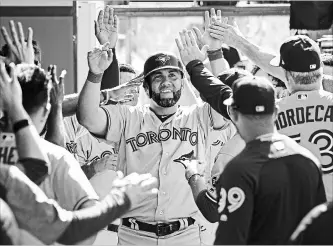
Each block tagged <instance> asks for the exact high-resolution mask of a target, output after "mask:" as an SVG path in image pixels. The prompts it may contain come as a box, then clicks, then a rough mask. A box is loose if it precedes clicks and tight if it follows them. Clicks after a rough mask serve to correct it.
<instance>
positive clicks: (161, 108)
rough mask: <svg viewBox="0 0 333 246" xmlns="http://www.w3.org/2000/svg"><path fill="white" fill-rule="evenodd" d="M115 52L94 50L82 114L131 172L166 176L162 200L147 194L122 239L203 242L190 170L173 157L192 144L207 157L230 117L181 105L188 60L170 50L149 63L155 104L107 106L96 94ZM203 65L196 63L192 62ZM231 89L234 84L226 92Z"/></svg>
mask: <svg viewBox="0 0 333 246" xmlns="http://www.w3.org/2000/svg"><path fill="white" fill-rule="evenodd" d="M110 53H111V52H110V49H107V45H105V46H103V48H102V50H98V49H95V50H94V51H93V52H90V53H89V55H88V63H89V68H90V72H89V75H88V78H87V81H86V83H85V85H84V87H83V90H82V91H81V94H80V99H79V107H78V114H77V116H78V120H79V122H80V123H81V124H82V125H84V126H85V127H86V128H87V129H88V130H89V131H90V132H92V133H94V134H95V135H99V136H101V137H104V138H105V139H106V140H108V141H109V142H112V143H113V144H114V145H115V146H117V148H118V149H119V158H118V167H117V168H118V169H120V170H123V171H124V173H125V174H128V173H132V172H138V173H141V172H145V171H149V172H150V173H151V174H152V175H153V176H155V177H158V179H159V189H160V192H159V194H158V197H157V199H152V200H148V199H147V200H145V201H144V202H143V203H142V204H141V206H140V209H135V210H132V211H130V212H129V213H128V214H126V218H123V220H122V225H121V226H120V228H119V232H118V237H119V244H134V243H135V244H141V243H142V244H158V243H159V242H165V243H178V244H193V243H200V236H199V230H198V225H194V222H195V219H194V218H193V217H195V215H196V214H197V213H198V210H197V207H196V205H195V202H194V200H193V198H192V197H191V195H190V194H191V191H190V189H189V187H188V185H187V184H186V182H184V180H183V179H181V178H180V177H181V176H180V175H184V170H183V169H182V168H181V167H180V166H179V165H175V163H173V160H174V159H176V158H178V157H180V156H182V155H183V154H185V153H188V152H190V151H192V150H193V151H194V153H195V155H196V156H199V157H201V158H204V157H205V152H206V151H207V147H208V146H209V145H210V144H211V143H210V139H211V138H212V132H213V128H214V127H215V128H216V129H219V128H222V127H223V126H224V124H225V122H226V121H225V119H224V118H223V117H222V116H221V115H218V114H216V112H214V111H213V110H211V108H210V107H209V106H208V105H207V104H202V105H200V106H192V107H181V106H180V107H178V105H177V102H178V100H179V98H180V96H181V93H182V87H183V82H182V77H183V67H182V65H181V63H180V61H179V60H178V59H177V58H176V57H174V56H173V55H169V54H165V53H158V54H155V55H153V56H151V57H149V58H148V59H147V61H146V62H145V66H144V76H145V82H144V84H145V89H146V90H147V94H148V95H149V97H150V105H144V106H136V107H128V106H122V105H108V106H105V107H103V108H99V104H98V101H97V100H96V95H98V93H99V86H100V85H99V83H100V79H101V76H102V75H103V71H104V69H105V67H107V66H108V64H109V63H110V62H112V55H111V54H110ZM190 59H191V60H192V59H193V60H194V59H195V57H194V58H193V57H191V58H190ZM191 60H189V61H187V62H186V64H187V63H189V62H190V61H191ZM195 65H197V64H196V63H195V62H192V65H191V64H190V65H189V66H190V67H189V68H188V69H191V68H192V66H195ZM230 93H231V92H230V91H228V90H226V94H228V95H226V96H229V95H230ZM175 187H176V188H175ZM190 197H191V198H190Z"/></svg>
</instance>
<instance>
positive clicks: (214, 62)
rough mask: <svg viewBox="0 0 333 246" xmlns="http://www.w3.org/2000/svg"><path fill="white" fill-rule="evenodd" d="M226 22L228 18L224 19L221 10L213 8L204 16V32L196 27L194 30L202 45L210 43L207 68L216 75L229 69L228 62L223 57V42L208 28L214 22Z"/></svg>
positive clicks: (198, 41) (199, 43)
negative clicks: (210, 32)
mask: <svg viewBox="0 0 333 246" xmlns="http://www.w3.org/2000/svg"><path fill="white" fill-rule="evenodd" d="M215 22H218V23H225V22H226V18H224V19H223V20H222V16H221V10H217V11H215V9H213V8H212V9H211V11H210V14H209V11H205V18H204V28H205V30H204V33H203V34H202V33H201V31H200V30H199V29H198V28H196V27H194V28H193V31H194V33H195V35H196V38H197V43H198V45H199V47H200V46H201V47H200V49H201V48H202V46H204V45H208V48H207V56H208V59H209V62H210V64H209V67H207V66H206V67H207V69H208V70H209V71H211V72H212V73H213V74H214V75H215V76H217V75H219V74H220V73H221V72H223V71H224V70H226V69H229V64H228V62H227V61H226V60H225V59H224V58H223V53H222V44H223V42H222V41H221V40H219V39H216V38H214V37H212V36H211V35H210V34H209V32H208V28H209V26H210V25H211V24H212V23H215Z"/></svg>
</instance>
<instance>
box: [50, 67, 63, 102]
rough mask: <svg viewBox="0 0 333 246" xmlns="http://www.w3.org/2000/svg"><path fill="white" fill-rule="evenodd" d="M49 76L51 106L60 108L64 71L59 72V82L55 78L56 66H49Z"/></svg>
mask: <svg viewBox="0 0 333 246" xmlns="http://www.w3.org/2000/svg"><path fill="white" fill-rule="evenodd" d="M48 72H49V75H50V76H51V81H52V85H53V87H52V90H51V92H50V96H51V105H52V106H55V105H57V106H61V105H62V102H63V100H64V94H65V89H64V79H65V76H66V73H67V72H66V70H63V71H62V72H61V75H60V76H59V80H58V78H57V66H56V65H50V66H49V68H48Z"/></svg>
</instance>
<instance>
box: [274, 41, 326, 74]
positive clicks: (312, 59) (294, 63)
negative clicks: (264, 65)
mask: <svg viewBox="0 0 333 246" xmlns="http://www.w3.org/2000/svg"><path fill="white" fill-rule="evenodd" d="M270 64H271V65H272V66H275V67H283V68H284V69H286V70H287V71H293V72H311V71H314V70H317V69H319V68H320V67H321V60H320V48H319V46H318V44H317V43H316V42H315V41H313V40H312V39H311V38H309V37H308V36H305V35H295V36H292V37H290V38H288V39H287V40H286V41H285V42H284V43H283V44H282V45H281V47H280V56H277V57H275V58H274V59H273V60H271V62H270Z"/></svg>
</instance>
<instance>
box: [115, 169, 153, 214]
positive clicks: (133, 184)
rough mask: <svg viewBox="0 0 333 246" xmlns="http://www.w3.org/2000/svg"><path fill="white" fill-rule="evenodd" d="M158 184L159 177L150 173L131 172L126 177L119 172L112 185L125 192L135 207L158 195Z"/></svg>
mask: <svg viewBox="0 0 333 246" xmlns="http://www.w3.org/2000/svg"><path fill="white" fill-rule="evenodd" d="M157 186H158V183H157V179H156V178H155V177H153V176H152V175H151V174H150V173H147V174H137V173H131V174H130V175H128V176H126V177H124V175H123V174H122V173H121V172H118V178H117V179H116V180H115V181H114V182H113V186H112V187H113V189H119V190H120V191H122V192H125V194H126V195H127V196H128V198H129V200H130V201H131V208H134V207H136V206H138V205H139V204H140V203H141V202H142V201H144V200H146V199H149V200H150V199H152V198H154V197H157V193H158V189H157Z"/></svg>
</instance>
